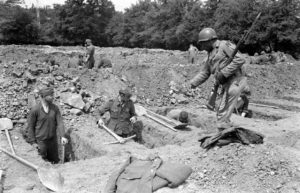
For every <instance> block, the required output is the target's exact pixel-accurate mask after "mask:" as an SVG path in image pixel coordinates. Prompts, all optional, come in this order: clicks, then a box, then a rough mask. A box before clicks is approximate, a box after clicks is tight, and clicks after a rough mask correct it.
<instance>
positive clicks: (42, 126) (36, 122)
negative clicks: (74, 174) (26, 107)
mask: <svg viewBox="0 0 300 193" xmlns="http://www.w3.org/2000/svg"><path fill="white" fill-rule="evenodd" d="M39 95H40V100H41V101H40V103H38V104H36V105H35V106H34V107H32V108H31V110H30V112H29V115H28V142H29V143H31V144H32V145H33V146H35V147H37V148H38V152H39V154H40V155H41V156H42V158H43V159H45V160H48V161H50V162H52V163H58V162H59V156H58V145H57V138H58V136H57V129H58V132H59V136H60V137H61V143H62V144H63V145H65V144H66V143H68V140H67V138H65V137H64V135H65V130H64V124H63V118H62V116H61V113H60V110H59V108H58V107H57V106H56V105H55V104H53V98H54V96H53V95H54V91H53V89H52V88H44V89H41V90H40V91H39Z"/></svg>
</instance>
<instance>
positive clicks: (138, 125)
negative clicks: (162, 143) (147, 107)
mask: <svg viewBox="0 0 300 193" xmlns="http://www.w3.org/2000/svg"><path fill="white" fill-rule="evenodd" d="M143 127H144V126H143V122H142V121H137V122H135V123H134V124H133V126H132V131H131V132H130V133H128V134H122V135H120V136H121V137H123V138H126V137H130V136H132V135H136V137H135V139H134V140H135V141H136V142H138V143H144V142H143V137H142V131H143Z"/></svg>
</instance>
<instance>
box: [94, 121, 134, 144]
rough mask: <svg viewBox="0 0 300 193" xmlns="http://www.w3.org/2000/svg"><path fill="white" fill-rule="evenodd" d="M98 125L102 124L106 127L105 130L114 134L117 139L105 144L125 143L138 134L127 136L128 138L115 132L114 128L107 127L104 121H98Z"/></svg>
mask: <svg viewBox="0 0 300 193" xmlns="http://www.w3.org/2000/svg"><path fill="white" fill-rule="evenodd" d="M98 126H100V127H102V128H103V129H105V131H107V132H108V133H109V134H110V135H112V136H113V137H114V138H115V139H116V140H117V141H114V142H109V143H104V144H105V145H109V144H117V143H120V144H124V143H126V142H127V141H128V140H130V139H132V138H135V137H136V135H133V136H130V137H127V138H123V137H120V136H119V135H117V134H116V133H114V132H113V131H112V130H110V129H109V128H108V127H106V126H105V125H104V123H103V122H98Z"/></svg>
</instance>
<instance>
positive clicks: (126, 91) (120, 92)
mask: <svg viewBox="0 0 300 193" xmlns="http://www.w3.org/2000/svg"><path fill="white" fill-rule="evenodd" d="M119 94H124V95H125V96H126V97H128V98H130V97H131V95H132V94H131V91H130V90H129V89H128V88H124V89H120V90H119Z"/></svg>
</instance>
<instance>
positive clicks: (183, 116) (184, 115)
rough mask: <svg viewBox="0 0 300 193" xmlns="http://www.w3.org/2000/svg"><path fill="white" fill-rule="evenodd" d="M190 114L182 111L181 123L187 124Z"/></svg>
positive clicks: (180, 115)
mask: <svg viewBox="0 0 300 193" xmlns="http://www.w3.org/2000/svg"><path fill="white" fill-rule="evenodd" d="M188 118H189V114H188V113H187V112H186V111H181V112H180V114H179V121H180V122H182V123H187V122H188Z"/></svg>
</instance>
